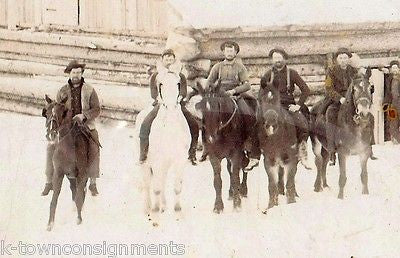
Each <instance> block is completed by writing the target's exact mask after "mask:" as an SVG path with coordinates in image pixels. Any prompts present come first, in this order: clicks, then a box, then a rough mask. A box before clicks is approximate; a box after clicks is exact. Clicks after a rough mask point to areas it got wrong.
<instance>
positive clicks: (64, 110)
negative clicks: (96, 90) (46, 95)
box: [52, 97, 72, 132]
mask: <svg viewBox="0 0 400 258" xmlns="http://www.w3.org/2000/svg"><path fill="white" fill-rule="evenodd" d="M67 99H68V98H67V97H65V98H64V99H62V100H61V101H60V102H54V107H53V111H52V119H53V127H52V131H54V132H58V131H59V130H60V129H61V127H62V126H64V125H66V124H68V123H71V120H72V113H71V112H70V110H69V109H68V107H67V105H66V103H67Z"/></svg>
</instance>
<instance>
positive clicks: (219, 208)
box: [214, 202, 224, 214]
mask: <svg viewBox="0 0 400 258" xmlns="http://www.w3.org/2000/svg"><path fill="white" fill-rule="evenodd" d="M223 210H224V204H223V203H222V202H220V203H216V204H215V205H214V213H217V214H220V213H221V212H222V211H223Z"/></svg>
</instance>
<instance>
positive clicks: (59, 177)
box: [47, 99, 89, 231]
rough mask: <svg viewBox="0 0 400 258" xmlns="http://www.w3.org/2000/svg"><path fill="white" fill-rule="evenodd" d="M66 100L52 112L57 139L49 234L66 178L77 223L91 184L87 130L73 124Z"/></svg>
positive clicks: (56, 103)
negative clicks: (86, 189)
mask: <svg viewBox="0 0 400 258" xmlns="http://www.w3.org/2000/svg"><path fill="white" fill-rule="evenodd" d="M66 101H67V99H63V100H62V101H61V102H59V103H58V102H55V103H54V107H53V111H52V118H51V119H52V123H51V124H52V128H51V130H50V131H51V132H50V133H53V131H55V132H56V133H57V135H58V139H57V142H56V145H55V151H54V154H53V157H52V161H53V166H54V173H53V196H52V199H51V204H50V217H49V222H48V226H47V230H49V231H50V230H52V228H53V225H54V217H55V211H56V207H57V200H58V196H59V194H60V191H61V186H62V181H63V178H64V175H66V176H67V177H68V179H69V180H70V188H71V190H72V199H73V200H74V201H75V204H76V207H77V211H78V220H77V223H78V224H80V223H81V222H82V206H83V203H84V200H85V187H86V183H87V181H88V175H87V168H88V157H87V153H88V149H89V137H88V129H87V128H85V126H84V125H83V124H81V123H79V122H73V121H72V112H71V110H70V109H68V108H67V106H66V105H65V103H66Z"/></svg>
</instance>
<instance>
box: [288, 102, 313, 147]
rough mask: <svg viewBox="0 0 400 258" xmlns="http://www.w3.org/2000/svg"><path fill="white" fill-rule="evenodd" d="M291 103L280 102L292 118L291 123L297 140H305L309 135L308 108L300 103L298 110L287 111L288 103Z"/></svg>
mask: <svg viewBox="0 0 400 258" xmlns="http://www.w3.org/2000/svg"><path fill="white" fill-rule="evenodd" d="M291 104H293V103H285V102H284V103H282V107H283V108H285V109H286V110H287V111H288V112H289V114H290V116H291V117H292V119H293V123H294V125H295V127H296V135H297V141H298V142H299V143H300V142H302V141H307V139H308V136H309V121H310V110H309V109H308V107H307V106H306V105H301V106H300V109H299V111H296V112H291V111H289V105H291Z"/></svg>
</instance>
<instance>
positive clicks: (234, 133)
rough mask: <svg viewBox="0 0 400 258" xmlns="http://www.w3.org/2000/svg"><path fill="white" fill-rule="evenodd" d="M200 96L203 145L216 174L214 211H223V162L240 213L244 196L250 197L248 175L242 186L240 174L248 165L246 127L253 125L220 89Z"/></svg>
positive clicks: (232, 198)
mask: <svg viewBox="0 0 400 258" xmlns="http://www.w3.org/2000/svg"><path fill="white" fill-rule="evenodd" d="M200 93H201V95H202V100H201V101H200V102H199V103H197V104H196V109H197V110H198V112H199V113H200V116H201V118H202V124H203V141H204V140H205V141H204V142H203V143H204V145H205V148H206V150H207V153H208V156H209V160H210V163H211V166H212V168H213V171H214V189H215V195H216V197H215V203H214V209H213V211H214V212H215V213H217V214H219V213H221V212H222V211H223V210H224V203H223V201H222V193H221V190H222V179H221V162H222V159H224V158H226V160H227V170H228V172H229V175H230V188H229V199H230V200H233V208H234V210H240V209H241V196H242V197H246V196H247V173H245V172H244V171H243V173H244V174H243V180H242V183H241V182H240V174H239V173H240V170H243V168H245V167H246V165H247V163H248V159H247V158H246V156H245V153H244V144H245V141H246V139H247V137H248V136H247V135H246V133H245V131H246V130H245V126H251V125H249V124H247V123H246V121H245V118H244V116H243V115H241V111H240V110H239V106H238V104H237V100H236V99H235V97H230V96H228V95H226V94H225V93H224V92H223V91H221V90H220V89H219V88H218V87H216V88H214V89H212V90H207V91H205V90H204V89H201V92H200ZM254 120H255V119H254ZM253 126H254V125H253Z"/></svg>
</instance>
